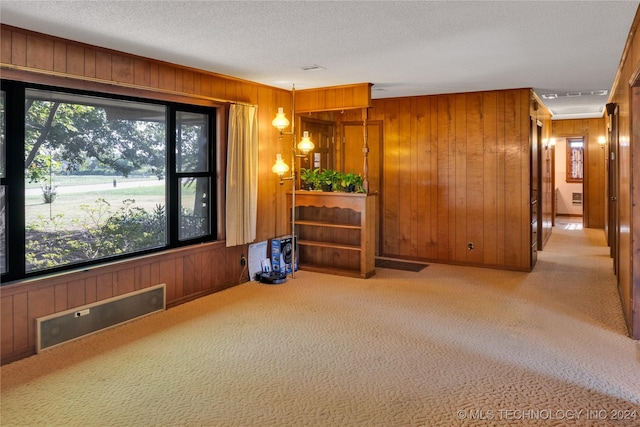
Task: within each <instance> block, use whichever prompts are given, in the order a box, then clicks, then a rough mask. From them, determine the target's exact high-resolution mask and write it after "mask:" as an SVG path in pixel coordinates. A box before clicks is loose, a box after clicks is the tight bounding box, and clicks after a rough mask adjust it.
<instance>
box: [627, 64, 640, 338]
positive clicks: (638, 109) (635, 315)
mask: <svg viewBox="0 0 640 427" xmlns="http://www.w3.org/2000/svg"><path fill="white" fill-rule="evenodd" d="M629 98H630V99H629V110H630V111H629V120H630V123H629V125H630V126H629V127H630V129H629V131H630V132H629V133H630V136H629V139H630V141H629V143H630V144H631V161H632V162H633V161H634V159H635V160H636V162H637V161H638V159H640V64H638V65H637V66H636V69H635V70H634V72H633V74H632V76H631V79H630V80H629ZM629 173H630V175H631V176H630V177H629V178H630V179H629V181H630V187H631V189H630V193H631V206H630V209H631V252H630V253H631V275H630V276H631V281H632V283H631V284H630V285H631V300H632V307H631V310H632V312H631V322H630V323H631V324H630V329H631V331H630V332H631V336H632V338H635V339H640V186H639V185H633V183H634V182H636V183H637V182H638V179H640V177H638V176H637V175H639V173H638V171H637V170H635V172H634V168H633V165H631V167H630V168H629Z"/></svg>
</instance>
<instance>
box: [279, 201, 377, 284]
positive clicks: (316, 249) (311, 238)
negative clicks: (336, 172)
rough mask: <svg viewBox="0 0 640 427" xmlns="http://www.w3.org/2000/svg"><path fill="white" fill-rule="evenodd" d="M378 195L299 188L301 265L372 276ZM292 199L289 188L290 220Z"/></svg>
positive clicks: (307, 267) (310, 268)
mask: <svg viewBox="0 0 640 427" xmlns="http://www.w3.org/2000/svg"><path fill="white" fill-rule="evenodd" d="M375 197H377V194H363V193H339V192H320V191H306V190H300V191H296V197H295V199H296V235H297V236H298V248H297V250H298V262H299V268H300V269H302V270H309V271H319V272H324V273H331V274H338V275H341V276H353V277H362V278H368V277H371V276H373V275H374V274H375V223H376V221H375ZM291 200H292V197H291V192H289V193H288V197H287V207H288V212H289V220H291Z"/></svg>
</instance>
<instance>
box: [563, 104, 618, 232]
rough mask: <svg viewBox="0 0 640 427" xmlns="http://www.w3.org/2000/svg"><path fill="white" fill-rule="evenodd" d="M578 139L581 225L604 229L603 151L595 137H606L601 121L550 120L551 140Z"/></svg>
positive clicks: (604, 173)
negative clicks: (582, 152) (580, 143)
mask: <svg viewBox="0 0 640 427" xmlns="http://www.w3.org/2000/svg"><path fill="white" fill-rule="evenodd" d="M573 136H581V137H583V138H584V141H585V156H584V157H585V158H584V168H585V170H584V181H583V201H582V203H583V212H584V217H583V221H584V226H585V227H589V228H604V226H605V209H606V206H605V204H606V200H605V186H606V174H607V169H606V158H607V157H606V155H607V153H606V151H605V147H604V146H602V145H600V144H598V137H600V136H603V137H606V136H607V123H606V120H605V118H604V117H603V118H599V119H573V120H554V121H553V131H552V137H553V138H568V137H573Z"/></svg>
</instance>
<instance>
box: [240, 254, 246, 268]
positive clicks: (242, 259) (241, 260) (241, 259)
mask: <svg viewBox="0 0 640 427" xmlns="http://www.w3.org/2000/svg"><path fill="white" fill-rule="evenodd" d="M240 265H241V266H243V267H244V266H245V265H247V259H246V258H245V257H244V254H242V255H240Z"/></svg>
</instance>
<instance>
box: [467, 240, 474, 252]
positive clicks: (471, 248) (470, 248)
mask: <svg viewBox="0 0 640 427" xmlns="http://www.w3.org/2000/svg"><path fill="white" fill-rule="evenodd" d="M467 249H468V250H470V251H472V250H473V242H469V243H467Z"/></svg>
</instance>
